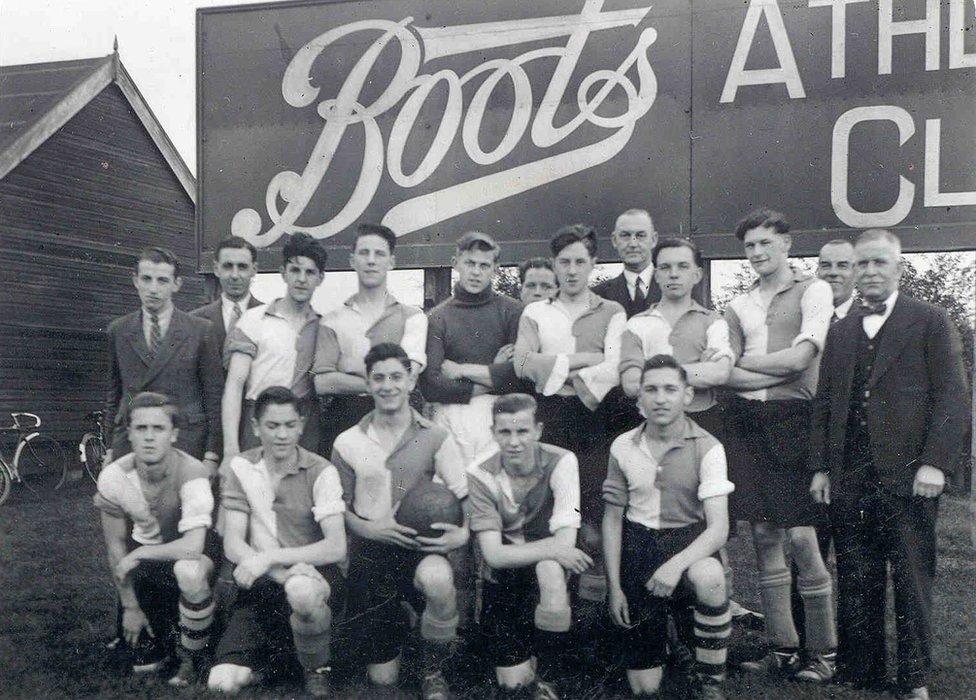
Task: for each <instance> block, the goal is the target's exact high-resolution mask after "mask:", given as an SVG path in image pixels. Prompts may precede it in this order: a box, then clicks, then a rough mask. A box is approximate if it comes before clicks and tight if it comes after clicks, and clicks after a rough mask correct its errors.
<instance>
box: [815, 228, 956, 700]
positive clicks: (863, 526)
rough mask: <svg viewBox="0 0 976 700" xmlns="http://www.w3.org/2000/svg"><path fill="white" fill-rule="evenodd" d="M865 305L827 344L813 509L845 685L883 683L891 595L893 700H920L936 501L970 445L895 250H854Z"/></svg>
mask: <svg viewBox="0 0 976 700" xmlns="http://www.w3.org/2000/svg"><path fill="white" fill-rule="evenodd" d="M854 252H855V278H856V283H857V288H858V291H859V292H860V294H861V297H862V299H863V305H862V306H861V308H859V309H858V310H857V311H856V312H854V313H851V314H849V315H848V316H847V317H846V318H844V319H842V320H841V321H838V322H837V323H835V324H834V325H833V326H832V327H831V329H830V332H829V334H828V336H827V343H826V348H825V351H824V356H823V361H822V363H821V367H820V383H819V388H818V390H817V396H816V401H815V405H814V411H813V419H812V423H813V427H812V439H811V451H810V462H809V469H810V471H811V472H812V473H813V479H812V482H811V485H810V491H811V493H812V494H813V496H814V498H815V499H816V500H817V501H819V502H821V503H827V504H829V505H830V512H831V522H832V525H833V534H834V546H835V548H836V553H837V572H838V583H839V585H838V588H839V599H838V604H839V617H841V618H842V619H846V620H847V634H848V635H849V645H848V647H847V649H846V651H847V652H848V653H847V654H846V655H845V657H846V658H843V659H841V670H842V671H843V672H844V675H846V676H847V678H848V679H849V680H850V681H852V682H854V683H856V684H858V685H864V686H879V685H882V684H883V683H884V681H885V677H886V670H885V632H884V619H885V588H886V582H887V575H888V574H887V568H888V567H889V566H890V570H891V578H892V581H893V584H894V589H895V615H896V630H897V640H898V687H899V693H900V697H902V698H906V699H911V700H924V699H926V698H928V697H929V695H928V691H927V689H926V685H927V673H928V670H929V665H930V645H929V642H930V623H931V613H932V584H933V578H934V576H935V556H936V517H937V513H938V505H939V501H938V497H939V495H940V494H941V493H942V491H943V489H944V488H945V483H946V477H947V476H949V475H951V474H952V472H953V469H954V468H955V466H956V464H957V462H958V460H959V456H960V454H961V453H962V452H963V449H964V448H965V445H966V444H967V441H968V439H969V438H968V434H969V426H970V406H969V400H968V396H969V392H968V390H967V388H966V381H965V377H964V370H963V363H962V349H961V345H960V342H959V338H958V336H957V334H956V332H955V330H954V328H953V327H952V324H951V323H950V321H949V318H948V316H947V314H946V312H945V310H943V309H941V308H938V307H936V306H933V305H931V304H927V303H925V302H922V301H918V300H917V299H912V298H911V297H907V296H905V295H903V294H899V291H898V282H899V279H900V278H901V273H902V264H901V258H900V256H901V243H900V241H899V240H898V238H897V237H896V236H895V235H894V234H892V233H891V232H889V231H883V230H878V229H873V230H869V231H866V232H864V233H863V234H861V236H860V237H859V238H858V240H857V243H856V244H855V248H854Z"/></svg>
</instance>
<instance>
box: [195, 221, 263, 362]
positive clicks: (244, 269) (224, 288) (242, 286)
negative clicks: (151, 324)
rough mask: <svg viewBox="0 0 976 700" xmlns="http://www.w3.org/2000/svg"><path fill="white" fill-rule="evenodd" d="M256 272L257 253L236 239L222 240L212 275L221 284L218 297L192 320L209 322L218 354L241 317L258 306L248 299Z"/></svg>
mask: <svg viewBox="0 0 976 700" xmlns="http://www.w3.org/2000/svg"><path fill="white" fill-rule="evenodd" d="M257 272H258V252H257V251H256V250H255V249H254V246H253V245H251V244H250V243H248V242H247V241H245V240H244V239H243V238H240V237H238V236H231V237H230V238H225V239H223V240H222V241H220V243H218V244H217V249H216V250H215V251H214V259H213V273H214V276H215V277H216V278H217V281H218V282H219V283H220V296H219V297H217V298H216V299H214V300H213V301H212V302H210V303H209V304H205V305H203V306H201V307H200V308H198V309H194V310H193V312H192V313H193V315H194V316H200V317H201V318H205V319H207V320H208V321H210V324H211V329H210V332H211V338H212V339H213V343H214V347H215V348H217V350H218V352H222V351H223V348H224V340H225V339H226V338H227V333H228V331H229V330H230V329H232V328H233V327H234V326H235V325H236V324H237V321H238V320H239V319H240V318H241V315H243V313H244V312H245V311H247V310H248V309H252V308H254V307H255V306H260V305H261V302H260V301H258V300H257V299H255V298H254V297H253V296H251V281H252V280H253V279H254V275H256V274H257Z"/></svg>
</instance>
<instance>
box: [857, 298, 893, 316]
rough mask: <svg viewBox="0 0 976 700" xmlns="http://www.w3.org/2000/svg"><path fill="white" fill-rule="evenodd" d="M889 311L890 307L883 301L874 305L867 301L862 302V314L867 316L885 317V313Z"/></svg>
mask: <svg viewBox="0 0 976 700" xmlns="http://www.w3.org/2000/svg"><path fill="white" fill-rule="evenodd" d="M887 310H888V305H887V304H886V303H885V302H883V301H879V302H878V303H877V304H872V303H870V302H866V301H865V302H861V313H862V314H864V315H865V316H874V315H875V314H877V315H878V316H884V314H885V311H887Z"/></svg>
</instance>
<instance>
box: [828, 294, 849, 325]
mask: <svg viewBox="0 0 976 700" xmlns="http://www.w3.org/2000/svg"><path fill="white" fill-rule="evenodd" d="M853 304H854V295H853V294H852V295H851V296H849V297H847V301H844V302H841V303H840V304H839V305H837V306H835V307H834V316H836V317H837V320H838V321H839V320H840V319H842V318H847V314H849V313H850V312H851V306H852V305H853ZM831 320H833V316H832V317H831Z"/></svg>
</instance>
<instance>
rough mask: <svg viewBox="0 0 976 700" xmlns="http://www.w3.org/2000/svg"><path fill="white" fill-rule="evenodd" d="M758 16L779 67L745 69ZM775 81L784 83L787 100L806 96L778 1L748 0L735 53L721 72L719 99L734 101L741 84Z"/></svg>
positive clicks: (754, 35)
mask: <svg viewBox="0 0 976 700" xmlns="http://www.w3.org/2000/svg"><path fill="white" fill-rule="evenodd" d="M762 17H765V18H766V23H767V24H768V25H769V32H770V34H772V37H773V48H774V49H775V50H776V59H777V61H779V68H762V69H756V70H746V59H748V58H749V49H750V48H752V42H753V40H755V38H756V29H757V28H758V27H759V20H760V18H762ZM776 83H785V84H786V92H787V94H789V96H790V99H791V100H796V99H800V98H803V97H806V93H805V92H804V91H803V82H802V81H801V80H800V72H799V71H798V70H797V68H796V59H795V58H794V57H793V47H792V46H790V38H789V36H788V35H787V34H786V25H785V24H783V15H782V14H781V13H780V11H779V5H777V4H776V0H750V3H749V9H748V10H747V11H746V18H745V20H743V22H742V30H741V31H740V32H739V41H738V43H736V45H735V53H734V54H733V55H732V64H731V65H730V66H729V72H728V74H727V75H726V76H725V87H723V88H722V97H721V99H720V100H719V101H720V102H721V103H723V104H724V103H726V102H734V101H735V95H736V92H737V91H738V89H739V87H740V86H742V85H773V84H776Z"/></svg>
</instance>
